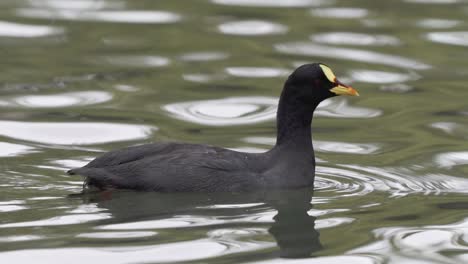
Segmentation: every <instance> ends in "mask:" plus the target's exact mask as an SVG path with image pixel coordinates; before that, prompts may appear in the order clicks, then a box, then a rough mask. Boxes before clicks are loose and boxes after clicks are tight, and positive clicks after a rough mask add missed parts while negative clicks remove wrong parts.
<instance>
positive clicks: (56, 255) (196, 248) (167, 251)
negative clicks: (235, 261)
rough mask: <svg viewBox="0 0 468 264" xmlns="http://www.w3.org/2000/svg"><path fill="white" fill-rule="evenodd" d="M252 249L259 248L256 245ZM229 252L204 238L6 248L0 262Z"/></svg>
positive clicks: (118, 261)
mask: <svg viewBox="0 0 468 264" xmlns="http://www.w3.org/2000/svg"><path fill="white" fill-rule="evenodd" d="M258 246H259V245H258ZM253 249H259V247H254V248H253ZM238 251H239V250H238ZM181 252H183V254H181ZM228 252H229V248H228V246H226V245H224V244H222V243H218V242H216V241H210V240H208V239H204V240H192V241H188V242H175V243H165V244H162V245H152V246H133V247H93V248H86V247H82V248H79V247H75V248H72V247H68V248H48V249H29V250H19V251H7V252H2V253H0V262H1V263H31V259H34V263H37V264H52V263H68V264H82V263H96V261H97V260H101V261H103V262H106V263H109V262H111V263H113V264H128V263H155V262H175V261H188V260H195V259H202V258H209V257H215V256H219V255H221V254H223V253H228Z"/></svg>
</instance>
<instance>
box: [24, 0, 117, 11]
mask: <svg viewBox="0 0 468 264" xmlns="http://www.w3.org/2000/svg"><path fill="white" fill-rule="evenodd" d="M28 3H29V4H30V5H31V6H33V7H36V8H47V9H74V10H98V9H103V8H112V9H117V8H123V7H124V6H125V3H124V2H121V1H112V2H110V1H108V0H73V1H62V0H28Z"/></svg>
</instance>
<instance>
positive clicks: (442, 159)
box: [434, 151, 468, 168]
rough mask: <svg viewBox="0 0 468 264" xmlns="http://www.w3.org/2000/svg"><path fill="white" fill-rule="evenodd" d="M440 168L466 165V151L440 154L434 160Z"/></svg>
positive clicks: (467, 157)
mask: <svg viewBox="0 0 468 264" xmlns="http://www.w3.org/2000/svg"><path fill="white" fill-rule="evenodd" d="M434 160H435V162H436V163H437V164H439V166H441V167H448V168H451V167H453V166H458V165H466V164H468V151H458V152H455V151H454V152H447V153H440V154H437V156H436V157H435V158H434Z"/></svg>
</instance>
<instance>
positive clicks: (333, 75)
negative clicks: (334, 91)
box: [319, 64, 336, 83]
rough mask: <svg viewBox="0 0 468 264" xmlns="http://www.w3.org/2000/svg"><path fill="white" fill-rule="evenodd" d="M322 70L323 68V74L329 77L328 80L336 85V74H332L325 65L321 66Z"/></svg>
mask: <svg viewBox="0 0 468 264" xmlns="http://www.w3.org/2000/svg"><path fill="white" fill-rule="evenodd" d="M319 66H320V68H322V71H323V73H324V74H325V76H326V77H327V79H328V80H329V81H330V82H331V83H335V82H336V76H335V74H334V73H333V72H332V70H331V69H330V68H329V67H328V66H325V65H323V64H320V65H319Z"/></svg>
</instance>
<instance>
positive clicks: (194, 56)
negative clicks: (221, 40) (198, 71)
mask: <svg viewBox="0 0 468 264" xmlns="http://www.w3.org/2000/svg"><path fill="white" fill-rule="evenodd" d="M228 57H229V54H227V53H224V52H214V51H211V52H192V53H186V54H183V55H181V56H180V59H181V60H183V61H215V60H224V59H227V58H228Z"/></svg>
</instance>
